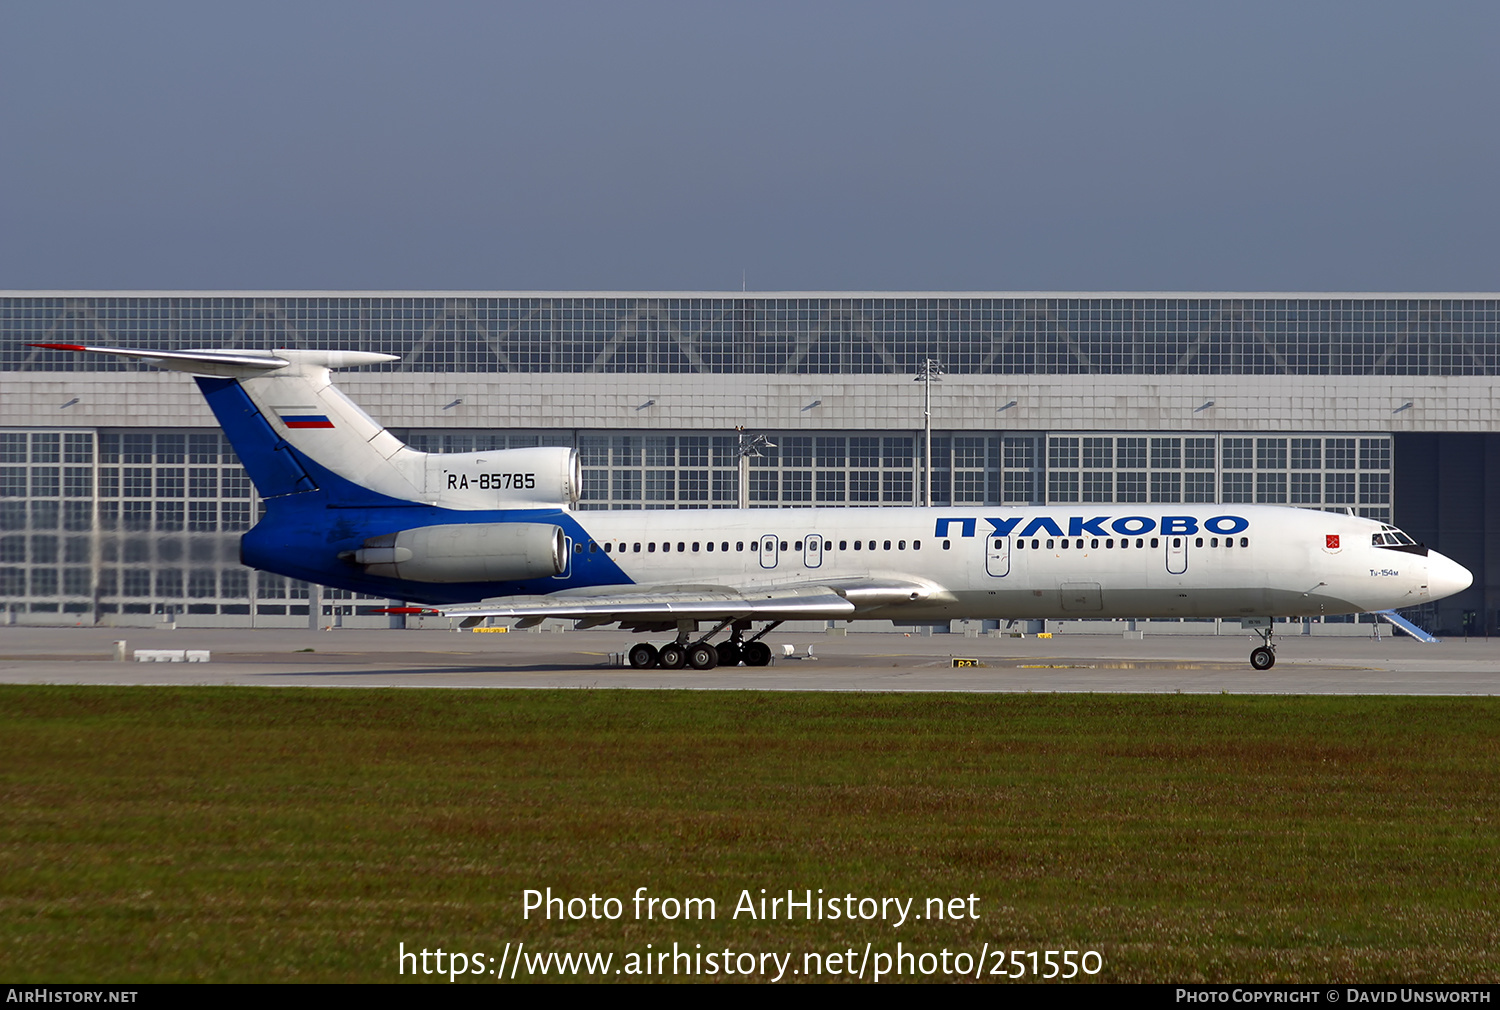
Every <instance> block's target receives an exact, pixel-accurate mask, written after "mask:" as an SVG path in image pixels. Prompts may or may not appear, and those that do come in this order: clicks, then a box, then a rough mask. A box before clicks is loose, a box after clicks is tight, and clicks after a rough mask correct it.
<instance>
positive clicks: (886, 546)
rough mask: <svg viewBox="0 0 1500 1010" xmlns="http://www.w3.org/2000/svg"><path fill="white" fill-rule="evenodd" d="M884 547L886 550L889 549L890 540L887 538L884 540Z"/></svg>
mask: <svg viewBox="0 0 1500 1010" xmlns="http://www.w3.org/2000/svg"><path fill="white" fill-rule="evenodd" d="M885 549H886V550H890V549H891V542H890V541H889V540H887V541H886V542H885Z"/></svg>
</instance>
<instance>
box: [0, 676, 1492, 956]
mask: <svg viewBox="0 0 1500 1010" xmlns="http://www.w3.org/2000/svg"><path fill="white" fill-rule="evenodd" d="M1497 798H1500V701H1497V700H1496V699H1488V698H1484V699H1479V698H1463V699H1443V698H1329V697H1316V698H1314V697H1302V698H1286V697H1241V696H1207V697H1205V696H1180V695H1170V696H1127V695H982V696H978V695H937V694H930V695H869V694H864V695H850V694H780V693H777V694H771V693H766V694H760V693H749V692H746V693H707V692H661V693H653V692H644V691H641V692H637V691H592V692H590V691H568V692H518V691H419V690H285V689H279V690H260V689H247V688H191V689H168V688H101V687H86V688H66V687H3V688H0V977H3V978H5V979H8V980H23V979H24V980H27V981H112V982H127V981H191V980H244V981H338V980H353V981H395V980H398V976H397V975H396V950H397V945H398V943H401V942H404V943H405V944H406V947H407V949H413V948H417V949H420V948H423V947H427V948H429V949H435V948H437V947H442V948H444V949H445V950H458V951H485V952H487V953H491V954H496V955H498V954H499V953H500V951H501V949H502V948H503V947H504V945H505V943H506V942H507V941H525V942H526V944H527V946H528V948H529V949H532V950H536V951H543V950H558V951H566V950H600V951H615V952H617V954H623V953H624V952H627V951H641V950H643V949H644V947H645V944H647V943H650V944H652V945H653V949H654V950H659V949H660V948H661V946H662V945H663V944H665V945H666V946H667V947H669V948H670V946H671V944H672V942H673V941H674V940H675V941H677V942H679V943H681V944H685V945H688V946H691V945H693V944H696V943H702V944H703V948H702V949H703V950H711V949H718V950H722V949H723V948H725V947H729V948H731V949H733V950H735V951H745V950H748V951H761V950H779V951H792V952H794V953H795V955H796V960H795V961H794V964H796V965H800V963H801V960H800V959H801V956H802V953H803V952H804V951H819V952H827V951H831V950H841V949H846V948H849V947H855V948H856V949H858V950H860V951H862V950H863V949H864V946H865V943H866V942H867V941H869V942H872V943H873V945H874V949H875V950H876V951H877V952H879V951H882V950H884V951H894V949H895V945H896V942H897V941H898V940H899V941H900V942H901V943H902V944H903V945H904V946H905V949H907V950H913V949H915V950H917V951H919V952H920V951H932V952H936V951H939V950H941V949H943V948H945V947H946V948H948V949H950V950H955V951H956V950H968V951H971V952H977V951H978V950H979V949H980V948H981V946H982V945H983V944H984V943H985V942H989V943H990V944H991V946H992V947H999V948H1004V949H1007V950H1009V949H1078V950H1098V951H1100V952H1102V954H1103V958H1104V971H1103V972H1102V973H1101V974H1100V975H1099V976H1098V978H1100V979H1101V980H1109V981H1128V980H1155V981H1167V980H1170V981H1188V980H1209V981H1256V980H1259V981H1273V980H1309V981H1344V980H1347V981H1364V982H1372V981H1398V980H1399V981H1423V980H1427V981H1450V982H1452V981H1481V980H1495V979H1497V978H1500V922H1497V912H1496V909H1497V907H1500V901H1497V898H1500V894H1497V891H1500V883H1497V881H1500V845H1497V841H1500V835H1497V826H1496V808H1497ZM549 886H550V887H551V888H552V889H553V891H554V893H556V894H560V895H565V896H582V897H587V896H589V895H590V894H598V895H600V896H601V897H603V896H615V897H619V898H622V899H628V898H629V897H630V895H632V894H633V893H634V892H635V890H636V888H638V887H642V886H644V887H648V888H650V893H651V894H654V895H656V896H661V897H664V896H668V895H674V896H678V897H712V898H714V899H716V900H717V901H718V907H719V915H718V918H717V919H715V920H713V921H702V922H677V923H671V922H660V921H658V922H637V921H635V920H634V919H633V917H631V915H630V913H629V904H628V901H627V905H626V916H625V918H623V919H621V920H619V921H614V922H610V921H592V920H583V921H565V922H558V921H552V922H547V921H540V920H538V919H537V918H535V917H534V918H532V919H531V920H529V921H527V920H524V919H523V918H522V914H521V897H522V895H521V892H522V891H523V890H524V889H526V888H546V887H549ZM762 887H764V888H767V890H768V892H770V893H772V894H775V893H777V892H780V893H782V894H784V893H785V891H786V890H787V889H788V888H792V889H795V890H797V891H799V892H800V891H802V890H804V889H806V888H812V889H814V890H816V889H817V888H820V887H821V888H824V889H825V893H826V894H828V895H833V894H838V895H843V894H845V893H853V894H854V895H856V896H872V897H901V898H908V897H915V898H916V899H917V902H916V906H917V908H918V910H920V906H921V905H922V902H923V900H924V899H925V898H927V897H952V896H967V895H968V894H970V893H971V892H972V893H974V894H977V895H978V896H979V897H980V899H981V902H980V906H979V907H980V915H981V918H980V919H979V920H978V921H977V922H974V921H957V922H954V921H943V922H939V921H915V922H908V923H906V924H905V925H904V926H903V927H901V928H900V929H895V928H892V927H891V926H890V925H887V924H881V923H879V922H875V923H862V922H856V923H849V922H845V921H839V922H828V921H824V922H802V921H798V922H794V923H787V922H784V921H778V922H753V921H747V920H746V919H745V918H744V917H741V918H740V919H739V920H738V921H736V920H734V919H731V918H730V913H731V911H732V909H733V907H734V902H735V898H736V897H737V896H738V894H739V892H740V890H741V889H742V888H749V889H751V892H752V894H754V895H756V896H758V895H759V889H760V888H762ZM618 963H619V962H618V961H617V962H616V964H617V965H618ZM407 978H408V979H409V978H410V976H407Z"/></svg>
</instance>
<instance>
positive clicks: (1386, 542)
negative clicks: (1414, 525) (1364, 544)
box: [1371, 524, 1417, 547]
mask: <svg viewBox="0 0 1500 1010" xmlns="http://www.w3.org/2000/svg"><path fill="white" fill-rule="evenodd" d="M1371 536H1372V538H1373V539H1372V541H1371V542H1372V543H1373V544H1374V545H1375V546H1376V547H1415V546H1416V543H1417V542H1416V541H1415V540H1413V539H1412V538H1411V537H1410V536H1408V535H1407V534H1406V533H1405V532H1403V531H1402V530H1399V529H1397V528H1396V527H1394V526H1391V525H1390V524H1383V525H1382V526H1381V527H1380V532H1379V533H1375V534H1372V535H1371Z"/></svg>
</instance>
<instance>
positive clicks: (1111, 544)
mask: <svg viewBox="0 0 1500 1010" xmlns="http://www.w3.org/2000/svg"><path fill="white" fill-rule="evenodd" d="M1114 547H1115V542H1114V541H1113V540H1106V541H1104V549H1105V550H1107V551H1112V550H1114Z"/></svg>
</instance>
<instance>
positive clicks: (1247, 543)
mask: <svg viewBox="0 0 1500 1010" xmlns="http://www.w3.org/2000/svg"><path fill="white" fill-rule="evenodd" d="M1240 546H1241V547H1249V546H1250V538H1249V537H1240Z"/></svg>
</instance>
